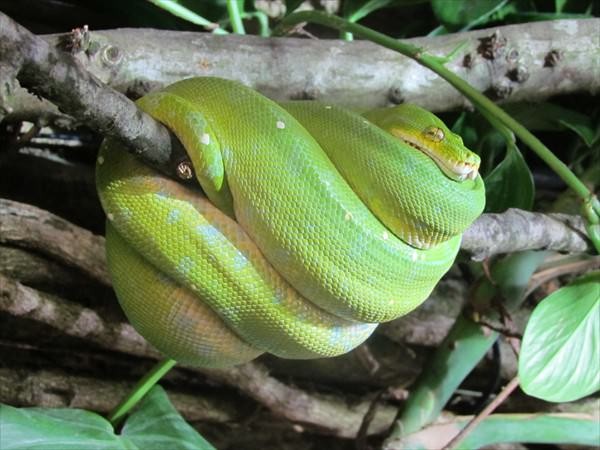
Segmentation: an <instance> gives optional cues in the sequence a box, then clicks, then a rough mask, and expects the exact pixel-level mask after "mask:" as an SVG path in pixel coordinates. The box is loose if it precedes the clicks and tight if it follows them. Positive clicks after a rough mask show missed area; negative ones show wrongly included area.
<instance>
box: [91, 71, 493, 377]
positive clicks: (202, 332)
mask: <svg viewBox="0 0 600 450" xmlns="http://www.w3.org/2000/svg"><path fill="white" fill-rule="evenodd" d="M138 105H139V107H140V108H141V109H142V110H143V111H145V112H147V113H149V114H150V115H151V116H153V117H154V118H155V119H157V120H159V121H160V122H162V123H163V124H165V125H166V126H167V127H168V128H169V129H170V130H172V131H173V132H174V134H175V135H176V136H177V137H178V139H179V140H180V141H181V142H182V144H183V146H184V147H185V149H186V152H187V153H188V156H189V158H190V160H191V162H192V165H193V168H194V172H195V176H196V178H197V180H198V183H199V184H200V186H201V188H202V191H203V193H201V192H200V189H192V188H190V187H185V186H183V185H182V184H180V183H177V182H176V181H174V180H171V179H169V178H167V177H165V176H163V175H161V174H159V173H157V172H156V171H154V170H153V169H151V168H149V167H147V166H146V165H144V164H142V163H141V162H138V161H137V160H136V158H134V157H133V156H131V155H130V154H129V153H127V152H126V151H125V150H124V149H123V148H121V145H120V144H118V143H117V142H116V141H115V140H111V139H107V140H106V141H105V142H104V144H103V146H102V148H101V150H100V153H99V156H98V160H97V172H96V173H97V175H96V181H97V187H98V192H99V195H100V198H101V201H102V205H103V208H104V210H105V212H106V215H107V219H108V220H107V229H106V249H107V250H106V251H107V259H108V264H109V270H110V273H111V276H112V279H113V285H114V289H115V292H116V294H117V297H118V299H119V301H120V303H121V305H122V307H123V310H124V311H125V313H126V315H127V317H128V319H129V320H130V321H131V323H132V324H133V325H134V327H135V328H136V329H137V330H138V331H139V332H140V333H141V334H142V335H143V336H144V337H145V338H146V339H147V340H148V341H149V342H150V343H152V344H153V345H154V346H155V347H156V348H158V349H159V350H160V351H162V352H163V353H164V354H166V355H167V356H168V357H170V358H173V359H175V360H177V361H180V362H184V363H186V364H192V365H201V366H208V367H226V366H231V365H235V364H240V363H243V362H246V361H249V360H251V359H253V358H255V357H257V356H258V355H259V354H261V353H263V352H270V353H272V354H275V355H277V356H279V357H283V358H299V359H305V358H319V357H328V356H335V355H339V354H342V353H345V352H348V351H350V350H351V349H353V348H354V347H356V346H357V345H359V344H360V343H362V342H363V341H364V340H365V339H366V338H367V337H368V336H369V335H370V334H371V333H372V332H373V330H374V329H375V327H376V326H377V324H378V323H379V322H384V321H389V320H392V319H394V318H397V317H399V316H401V315H404V314H406V313H408V312H409V311H411V310H412V309H414V308H415V307H417V306H418V305H419V304H420V303H422V302H423V301H424V300H425V299H426V298H427V297H428V295H429V294H430V292H431V291H432V289H433V288H434V286H435V285H436V283H437V282H438V281H439V279H440V278H441V277H442V275H444V273H445V272H446V271H447V270H448V269H449V268H450V266H451V265H452V263H453V261H454V259H455V257H456V254H457V252H458V249H459V246H460V240H461V235H462V232H463V231H464V230H465V229H466V227H468V225H470V224H471V223H472V221H473V220H475V218H476V217H477V216H478V215H479V214H480V213H481V211H482V209H483V206H484V197H485V195H484V186H483V182H482V180H481V177H480V176H479V175H478V167H479V157H478V156H477V155H475V154H474V153H472V152H470V151H469V150H468V149H467V148H466V147H464V145H463V143H462V140H461V138H460V137H459V136H457V135H455V134H454V133H452V132H451V131H450V130H449V129H448V128H447V127H446V126H445V125H444V124H443V123H442V122H441V121H440V120H439V119H438V118H437V117H435V116H434V115H433V114H431V113H429V112H427V111H424V110H422V109H421V108H418V107H416V106H412V105H400V106H398V107H395V108H391V109H382V110H376V111H373V112H370V113H367V114H366V115H363V116H361V115H358V114H355V113H353V112H350V111H347V110H344V109H342V108H339V107H336V106H333V105H327V104H323V103H318V102H309V101H304V102H301V101H298V102H290V103H284V104H277V103H275V102H273V101H271V100H269V99H268V98H266V97H264V96H262V95H261V94H259V93H257V92H255V91H253V90H252V89H249V88H247V87H245V86H243V85H241V84H239V83H236V82H233V81H228V80H223V79H218V78H191V79H187V80H183V81H180V82H178V83H175V84H173V85H170V86H168V87H166V88H165V89H163V90H161V91H158V92H154V93H151V94H149V95H146V96H145V97H142V98H141V99H140V100H138Z"/></svg>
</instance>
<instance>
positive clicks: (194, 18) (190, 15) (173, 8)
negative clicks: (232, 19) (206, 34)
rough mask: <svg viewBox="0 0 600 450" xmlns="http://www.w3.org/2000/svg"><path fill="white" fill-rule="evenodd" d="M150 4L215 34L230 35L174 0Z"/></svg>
mask: <svg viewBox="0 0 600 450" xmlns="http://www.w3.org/2000/svg"><path fill="white" fill-rule="evenodd" d="M150 2H152V3H154V4H155V5H156V6H158V7H159V8H162V9H164V10H165V11H168V12H170V13H171V14H173V15H174V16H177V17H181V18H182V19H184V20H187V21H188V22H192V23H195V24H196V25H200V26H202V27H204V28H206V29H207V30H210V31H212V32H213V33H215V34H229V33H227V31H226V30H224V29H223V28H220V27H219V25H218V24H216V23H213V22H211V21H210V20H208V19H205V18H204V17H202V16H200V15H198V14H196V13H195V12H194V11H192V10H191V9H188V8H186V7H185V6H182V5H180V4H179V3H176V2H174V1H173V0H150Z"/></svg>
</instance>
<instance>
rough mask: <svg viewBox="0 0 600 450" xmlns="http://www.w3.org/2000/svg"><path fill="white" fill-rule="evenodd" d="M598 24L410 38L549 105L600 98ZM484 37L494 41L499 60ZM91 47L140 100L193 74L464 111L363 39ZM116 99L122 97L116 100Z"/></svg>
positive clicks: (100, 71) (359, 100) (425, 76)
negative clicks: (575, 97) (581, 95)
mask: <svg viewBox="0 0 600 450" xmlns="http://www.w3.org/2000/svg"><path fill="white" fill-rule="evenodd" d="M9 22H10V21H9V20H8V19H6V18H5V17H4V18H3V19H1V20H0V30H2V31H1V32H0V40H4V41H5V44H4V45H5V46H6V45H9V46H10V45H13V46H14V45H15V44H16V43H17V42H19V40H18V36H15V35H14V33H9V32H7V31H5V30H4V29H5V28H6V26H7V25H5V24H8V23H9ZM599 24H600V19H584V20H562V21H553V22H536V23H527V24H521V25H511V26H505V27H498V28H495V29H488V30H479V31H473V32H468V33H457V34H453V35H448V36H442V37H433V38H419V39H411V40H409V41H410V42H412V43H414V44H416V45H418V46H422V47H423V48H424V49H426V50H427V51H428V52H430V53H433V54H436V55H445V54H448V53H450V52H451V51H452V50H453V49H455V48H456V47H458V46H459V45H462V44H466V45H465V46H464V48H462V49H461V51H460V52H459V54H458V55H457V57H456V58H455V59H454V60H453V61H452V62H451V63H449V65H448V67H449V68H450V69H451V70H452V71H454V72H456V73H457V74H458V75H460V76H461V77H463V78H465V79H466V80H467V81H468V82H469V83H471V84H472V85H474V86H476V87H477V88H478V89H480V90H481V91H486V92H490V94H491V95H493V96H494V97H495V98H498V99H501V100H506V101H522V100H541V99H544V98H548V97H550V96H553V95H559V94H569V93H573V92H590V93H592V94H594V93H596V92H598V89H599V88H600V76H599V75H600V74H599V67H598V65H597V64H596V63H595V61H597V60H598V55H599V54H600V41H599V40H598V39H597V38H595V36H596V34H597V33H596V32H597V30H598V27H599V26H600V25H599ZM484 38H492V39H493V46H494V51H493V52H492V53H493V54H491V55H490V53H489V52H486V46H485V45H483V44H482V41H481V39H484ZM15 39H17V40H15ZM44 39H45V40H46V42H47V43H49V44H50V46H52V47H53V46H55V45H57V43H58V41H59V39H58V37H57V36H48V37H46V38H44ZM91 42H92V44H91V45H90V47H89V49H93V50H89V49H88V51H87V52H80V53H79V54H78V59H79V61H80V63H81V64H82V66H83V67H85V68H86V69H87V70H89V71H90V72H91V73H93V74H94V75H96V76H97V77H98V78H99V79H101V80H102V81H104V82H106V83H107V84H109V85H110V86H112V87H114V88H115V89H117V90H119V91H120V92H127V93H134V95H141V94H143V93H145V92H147V91H148V90H150V89H155V88H156V87H159V86H163V85H166V84H169V83H172V82H174V81H177V80H180V79H183V78H188V77H191V76H218V77H223V78H230V79H237V80H239V81H242V82H243V83H245V84H247V85H249V86H251V87H253V88H255V89H257V90H258V91H260V92H262V93H264V94H265V95H267V96H270V97H272V98H274V99H277V100H286V99H290V98H311V99H312V98H314V99H319V100H322V101H327V102H331V103H336V104H340V105H345V106H349V107H353V108H358V109H369V108H372V107H376V106H383V105H387V104H393V103H398V102H399V101H407V102H412V103H417V104H420V105H422V106H424V107H426V108H428V109H431V110H432V111H442V110H447V109H452V108H456V107H461V106H465V100H464V99H463V97H462V96H461V95H460V94H459V93H458V92H457V91H456V90H454V89H453V88H452V87H451V86H450V85H448V84H447V83H446V82H445V81H443V80H441V79H440V78H439V77H437V76H436V75H434V74H433V73H431V72H430V71H428V70H427V69H425V68H423V67H422V66H419V65H418V64H416V63H415V62H414V61H411V60H409V59H408V58H406V57H404V56H402V55H399V54H397V53H395V52H392V51H389V50H387V49H384V48H381V47H378V46H376V45H374V44H372V43H369V42H364V41H353V42H345V41H340V40H307V39H296V38H277V39H265V38H261V37H257V36H236V35H230V36H216V35H212V34H209V33H191V32H174V31H160V30H147V29H136V30H131V29H119V30H106V31H104V30H103V31H93V32H92V33H91ZM488 42H490V40H489V39H488ZM44 45H45V46H46V48H50V47H48V44H44ZM490 45H491V43H490ZM5 58H6V57H5ZM63 59H64V58H63ZM232 61H235V64H232V63H231V62H232ZM4 62H5V63H6V62H9V61H4ZM307 68H310V70H307ZM25 97H27V95H26V94H25V93H24V92H23V91H19V92H18V93H17V95H16V96H15V97H14V98H12V99H11V100H10V103H9V104H10V105H11V106H12V108H13V109H14V110H15V113H18V112H22V111H23V110H24V108H25V103H26V101H25ZM108 98H111V100H110V101H111V102H112V101H115V98H114V95H111V96H109V97H108ZM107 101H108V99H107ZM102 103H104V102H102ZM21 105H23V106H21ZM29 105H30V103H29ZM40 106H41V105H40ZM98 107H99V108H102V107H103V106H102V105H98ZM45 108H46V106H43V107H41V108H40V109H41V110H42V109H45ZM113 108H117V107H115V106H114V107H113ZM29 110H30V111H31V106H29ZM71 114H72V115H75V114H73V113H71ZM133 115H134V114H133V113H131V114H129V117H133ZM84 117H85V116H84ZM109 117H118V116H117V115H115V114H112V115H110V116H109ZM119 117H123V116H119Z"/></svg>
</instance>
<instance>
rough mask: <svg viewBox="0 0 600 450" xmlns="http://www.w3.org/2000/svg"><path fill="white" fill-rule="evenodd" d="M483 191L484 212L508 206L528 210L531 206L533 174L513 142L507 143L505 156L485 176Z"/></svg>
mask: <svg viewBox="0 0 600 450" xmlns="http://www.w3.org/2000/svg"><path fill="white" fill-rule="evenodd" d="M485 191H486V202H485V203H486V207H485V211H486V212H492V213H499V212H503V211H506V210H507V209H508V208H520V209H525V210H529V209H531V207H532V206H533V198H534V195H535V185H534V183H533V176H532V175H531V172H530V170H529V167H527V163H526V162H525V159H524V158H523V155H522V154H521V152H520V151H519V149H518V148H517V146H516V145H515V144H514V143H512V142H511V143H508V145H507V147H506V156H505V157H504V159H503V160H502V162H500V164H498V165H497V166H496V167H495V168H494V170H492V172H491V173H490V174H489V175H488V176H487V177H486V178H485Z"/></svg>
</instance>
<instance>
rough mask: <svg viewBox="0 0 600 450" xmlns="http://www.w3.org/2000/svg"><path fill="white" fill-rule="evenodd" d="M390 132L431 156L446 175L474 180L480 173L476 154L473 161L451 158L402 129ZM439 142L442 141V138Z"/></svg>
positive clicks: (455, 178)
mask: <svg viewBox="0 0 600 450" xmlns="http://www.w3.org/2000/svg"><path fill="white" fill-rule="evenodd" d="M390 133H391V134H392V135H393V136H395V137H397V138H399V139H401V140H402V141H403V142H404V143H406V144H408V145H410V146H411V147H413V148H415V149H417V150H419V151H420V152H422V153H424V154H426V155H427V156H429V157H430V158H431V159H432V160H433V161H434V162H435V163H436V164H437V166H438V167H439V168H440V170H441V171H442V172H444V173H445V174H446V176H448V178H450V179H452V180H455V181H465V180H474V179H475V178H477V175H478V173H479V158H478V157H477V156H476V155H474V156H475V157H476V158H477V159H474V160H473V161H468V160H462V161H457V160H450V159H448V158H444V157H442V156H441V154H440V152H439V151H436V149H434V148H432V147H431V146H427V145H424V142H422V140H421V141H420V142H417V140H416V139H415V138H413V137H412V136H411V135H408V134H406V133H404V132H403V131H402V130H400V129H391V130H390ZM442 140H443V139H442ZM438 142H441V140H440V141H438ZM469 153H470V152H469Z"/></svg>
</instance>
